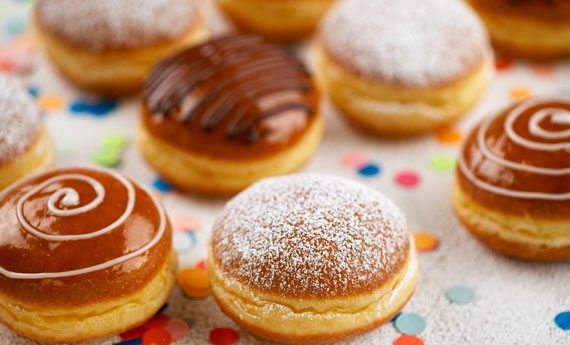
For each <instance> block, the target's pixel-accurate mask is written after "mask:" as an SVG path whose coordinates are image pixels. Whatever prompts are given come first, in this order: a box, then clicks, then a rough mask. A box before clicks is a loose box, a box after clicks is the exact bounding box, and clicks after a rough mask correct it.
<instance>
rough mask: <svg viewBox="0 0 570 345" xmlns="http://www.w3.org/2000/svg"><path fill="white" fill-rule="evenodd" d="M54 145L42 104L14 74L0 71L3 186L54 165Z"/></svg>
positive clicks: (0, 174)
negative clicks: (3, 73) (45, 123)
mask: <svg viewBox="0 0 570 345" xmlns="http://www.w3.org/2000/svg"><path fill="white" fill-rule="evenodd" d="M54 158H55V149H54V144H53V140H52V138H51V135H50V134H49V131H48V129H47V128H46V126H45V125H44V123H43V121H42V118H41V114H40V109H39V107H37V106H36V104H35V102H34V99H33V98H32V97H31V96H30V95H29V94H28V92H26V90H25V89H24V88H23V87H22V85H21V84H20V82H18V81H17V80H16V79H14V78H10V77H7V76H4V75H0V190H2V189H4V188H6V187H7V186H9V185H10V184H12V183H13V182H15V181H16V180H19V179H21V178H22V177H24V176H27V175H30V174H32V173H33V172H35V171H39V170H43V169H47V168H49V167H51V166H52V165H53V162H54Z"/></svg>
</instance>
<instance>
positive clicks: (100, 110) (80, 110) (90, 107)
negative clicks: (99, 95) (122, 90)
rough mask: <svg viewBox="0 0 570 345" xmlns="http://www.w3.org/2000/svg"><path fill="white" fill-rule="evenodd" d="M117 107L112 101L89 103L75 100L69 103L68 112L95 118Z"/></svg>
mask: <svg viewBox="0 0 570 345" xmlns="http://www.w3.org/2000/svg"><path fill="white" fill-rule="evenodd" d="M117 107H118V103H117V102H116V101H112V100H103V101H96V102H90V101H86V100H77V101H74V102H72V103H71V105H70V106H69V110H70V111H71V112H73V113H76V114H84V113H87V114H89V115H93V116H96V117H100V116H105V115H108V114H109V113H111V112H112V111H113V110H115V109H116V108H117Z"/></svg>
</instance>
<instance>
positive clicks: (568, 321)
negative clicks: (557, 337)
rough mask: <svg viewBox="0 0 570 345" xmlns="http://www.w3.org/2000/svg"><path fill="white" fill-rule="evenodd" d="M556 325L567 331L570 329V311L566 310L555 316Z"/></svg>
mask: <svg viewBox="0 0 570 345" xmlns="http://www.w3.org/2000/svg"><path fill="white" fill-rule="evenodd" d="M554 322H555V323H556V326H558V327H560V328H561V329H563V330H565V331H570V311H564V312H562V313H560V314H558V315H556V317H555V318H554Z"/></svg>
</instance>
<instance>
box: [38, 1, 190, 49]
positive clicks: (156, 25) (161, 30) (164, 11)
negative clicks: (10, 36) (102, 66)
mask: <svg viewBox="0 0 570 345" xmlns="http://www.w3.org/2000/svg"><path fill="white" fill-rule="evenodd" d="M193 1H194V0H39V1H38V2H37V9H36V16H37V19H38V23H39V24H40V26H41V27H42V28H43V29H45V30H46V31H48V32H49V33H51V34H52V35H54V36H56V37H59V38H61V39H62V40H64V41H65V42H66V43H68V44H71V45H73V46H77V47H80V48H83V49H88V50H92V51H101V50H105V49H136V48H140V47H145V46H151V45H153V44H158V43H161V42H169V41H171V40H173V39H176V38H178V37H180V36H182V35H183V34H184V33H185V32H187V30H189V29H190V28H191V27H192V25H193V24H194V22H195V20H196V18H197V17H196V8H195V5H194V3H193Z"/></svg>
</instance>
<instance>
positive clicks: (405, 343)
mask: <svg viewBox="0 0 570 345" xmlns="http://www.w3.org/2000/svg"><path fill="white" fill-rule="evenodd" d="M394 345H424V341H423V340H421V339H420V338H418V337H416V336H415V335H409V334H406V335H402V336H400V337H399V338H398V339H396V340H394Z"/></svg>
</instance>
